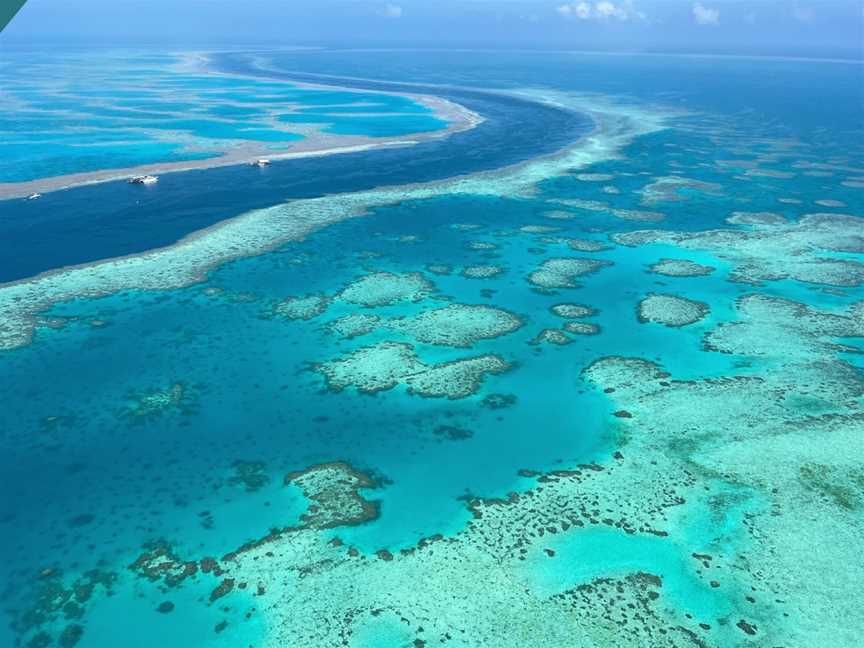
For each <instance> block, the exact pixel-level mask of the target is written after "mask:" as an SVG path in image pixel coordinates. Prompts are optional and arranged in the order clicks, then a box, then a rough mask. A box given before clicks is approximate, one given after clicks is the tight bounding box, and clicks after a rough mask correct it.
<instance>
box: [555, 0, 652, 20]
mask: <svg viewBox="0 0 864 648" xmlns="http://www.w3.org/2000/svg"><path fill="white" fill-rule="evenodd" d="M556 11H557V12H558V13H559V14H561V15H562V16H564V17H565V18H569V19H573V20H598V21H604V22H605V21H610V20H618V21H620V22H628V21H644V20H646V19H647V17H646V16H645V14H644V13H643V12H641V11H638V10H637V9H636V8H635V7H634V6H633V0H622V1H621V2H618V3H617V4H616V3H615V2H611V1H610V0H599V1H597V2H588V1H587V0H580V1H579V2H577V1H576V0H573V2H570V3H568V4H563V5H561V6H560V7H558V8H557V9H556Z"/></svg>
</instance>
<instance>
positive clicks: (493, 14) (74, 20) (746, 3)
mask: <svg viewBox="0 0 864 648" xmlns="http://www.w3.org/2000/svg"><path fill="white" fill-rule="evenodd" d="M5 1H7V0H0V2H5ZM862 42H864V0H699V1H693V0H392V1H391V2H387V1H377V0H28V1H27V3H26V4H25V5H24V7H23V8H22V9H21V11H20V12H19V13H18V15H17V16H16V17H15V18H14V19H13V20H12V22H11V23H10V24H9V26H7V28H6V29H5V30H4V31H3V32H2V33H0V46H7V45H8V46H28V45H33V46H46V45H61V44H66V45H69V44H73V45H83V46H111V47H117V46H130V47H141V46H167V47H171V48H189V49H192V48H207V47H220V48H227V47H249V46H261V47H265V46H266V47H274V46H280V47H291V46H327V47H345V48H349V47H422V48H483V49H488V48H492V49H499V48H500V49H550V50H605V51H652V52H693V53H723V54H744V55H753V54H756V55H793V56H817V57H837V58H856V59H862V58H864V54H862Z"/></svg>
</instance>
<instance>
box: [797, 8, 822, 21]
mask: <svg viewBox="0 0 864 648" xmlns="http://www.w3.org/2000/svg"><path fill="white" fill-rule="evenodd" d="M792 17H793V18H794V19H795V20H797V21H798V22H802V23H809V22H812V21H813V18H815V17H816V12H815V11H813V10H812V9H810V8H808V7H795V8H794V9H793V10H792Z"/></svg>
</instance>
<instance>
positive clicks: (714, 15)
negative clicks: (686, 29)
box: [693, 2, 720, 25]
mask: <svg viewBox="0 0 864 648" xmlns="http://www.w3.org/2000/svg"><path fill="white" fill-rule="evenodd" d="M693 20H695V21H696V24H698V25H716V24H717V23H719V22H720V10H719V9H711V8H710V7H705V6H703V5H702V3H700V2H697V3H696V4H694V5H693Z"/></svg>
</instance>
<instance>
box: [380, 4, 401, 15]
mask: <svg viewBox="0 0 864 648" xmlns="http://www.w3.org/2000/svg"><path fill="white" fill-rule="evenodd" d="M378 15H379V16H384V17H385V18H401V17H402V7H400V6H399V5H395V4H386V5H384V6H383V7H382V8H381V9H380V10H379V11H378Z"/></svg>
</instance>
